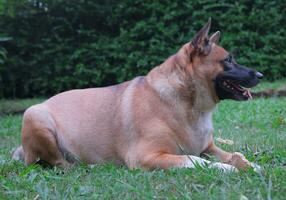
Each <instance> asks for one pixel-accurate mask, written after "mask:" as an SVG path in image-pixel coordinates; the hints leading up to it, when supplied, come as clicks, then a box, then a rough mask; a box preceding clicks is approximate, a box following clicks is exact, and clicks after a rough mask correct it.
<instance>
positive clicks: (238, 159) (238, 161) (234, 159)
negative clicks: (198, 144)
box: [228, 152, 252, 169]
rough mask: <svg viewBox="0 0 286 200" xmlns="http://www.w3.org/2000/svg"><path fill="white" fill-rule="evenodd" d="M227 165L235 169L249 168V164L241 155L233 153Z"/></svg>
mask: <svg viewBox="0 0 286 200" xmlns="http://www.w3.org/2000/svg"><path fill="white" fill-rule="evenodd" d="M228 164H230V165H233V166H235V167H236V168H237V169H248V168H251V167H252V165H251V162H249V161H248V160H247V159H246V158H245V157H244V155H243V154H241V153H238V152H234V153H233V154H232V155H231V158H230V160H229V162H228Z"/></svg>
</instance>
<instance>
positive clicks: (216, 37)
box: [210, 31, 220, 44]
mask: <svg viewBox="0 0 286 200" xmlns="http://www.w3.org/2000/svg"><path fill="white" fill-rule="evenodd" d="M219 38H220V32H219V31H217V32H215V33H214V34H213V35H212V36H211V37H210V42H211V43H215V44H218V41H219Z"/></svg>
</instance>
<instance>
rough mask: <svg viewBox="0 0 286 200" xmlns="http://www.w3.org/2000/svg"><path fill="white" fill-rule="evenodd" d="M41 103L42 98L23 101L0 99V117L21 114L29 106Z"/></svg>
mask: <svg viewBox="0 0 286 200" xmlns="http://www.w3.org/2000/svg"><path fill="white" fill-rule="evenodd" d="M41 101H43V99H42V98H35V99H24V100H19V99H16V100H9V101H7V100H4V99H0V115H1V114H2V115H3V114H9V113H22V112H23V111H24V110H25V109H26V108H28V107H30V106H31V105H34V104H37V103H39V102H41Z"/></svg>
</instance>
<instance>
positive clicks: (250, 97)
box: [246, 90, 253, 99]
mask: <svg viewBox="0 0 286 200" xmlns="http://www.w3.org/2000/svg"><path fill="white" fill-rule="evenodd" d="M246 91H247V96H248V97H249V99H253V98H252V95H251V93H250V91H249V90H246Z"/></svg>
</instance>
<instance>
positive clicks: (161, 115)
mask: <svg viewBox="0 0 286 200" xmlns="http://www.w3.org/2000/svg"><path fill="white" fill-rule="evenodd" d="M217 37H218V36H216V40H218V38H217ZM197 41H203V40H202V39H199V40H197ZM199 46H200V48H202V44H200V45H199ZM208 48H211V51H210V53H209V54H208V55H200V54H199V53H198V52H197V51H196V49H195V47H194V46H193V45H192V44H191V43H187V44H185V45H183V47H182V48H181V49H180V50H179V51H178V53H176V54H175V55H173V56H171V57H170V58H168V59H167V60H166V61H165V62H164V63H163V64H161V65H159V66H157V67H155V68H154V69H153V70H151V71H150V72H149V73H148V74H147V76H145V77H137V78H135V79H133V80H131V81H128V82H125V83H122V84H119V85H115V86H110V87H104V88H92V89H83V90H71V91H68V92H64V93H60V94H58V95H56V96H54V97H52V98H50V99H48V100H47V101H45V102H43V103H42V104H39V105H35V106H32V107H31V108H29V109H28V110H27V111H26V112H25V114H24V119H23V129H22V145H23V150H24V151H21V149H18V150H16V152H15V153H16V154H19V152H20V154H21V153H22V154H24V157H25V158H24V159H25V163H26V164H31V163H34V162H36V161H37V160H39V159H41V160H45V161H47V162H49V163H50V164H52V165H59V166H64V167H66V166H68V165H69V164H70V163H72V160H73V161H82V162H85V163H89V164H94V163H106V162H113V163H116V164H124V165H127V166H128V167H129V168H146V169H154V168H170V167H194V164H193V162H195V163H197V164H199V165H201V166H212V167H218V168H223V169H229V170H233V169H234V168H233V167H231V166H230V165H226V164H221V163H215V164H211V165H209V161H206V160H204V159H201V158H199V157H196V156H199V155H200V154H202V153H204V152H208V153H213V154H215V155H216V156H218V158H220V159H221V160H222V161H223V162H225V163H229V164H232V165H234V166H236V167H239V168H244V167H246V164H245V162H244V160H243V159H242V158H241V159H240V161H239V159H238V161H236V163H235V162H232V161H233V160H232V156H233V155H234V154H231V153H227V152H225V151H222V150H220V149H219V148H218V147H216V146H215V145H214V143H213V135H212V134H213V126H212V113H213V111H214V109H215V108H216V104H217V103H218V102H219V100H218V97H217V96H216V93H215V90H214V84H213V79H214V77H216V75H217V74H218V73H220V72H221V71H222V70H223V69H222V66H221V64H220V62H219V61H220V60H222V59H224V58H225V57H226V56H227V54H228V53H227V52H226V51H225V50H224V49H223V48H222V47H220V46H218V45H216V44H215V43H212V44H211V46H210V47H208ZM20 148H21V147H20ZM188 155H192V156H188ZM68 157H73V158H68ZM236 160H237V157H236ZM68 161H69V162H68ZM238 163H239V164H238Z"/></svg>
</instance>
